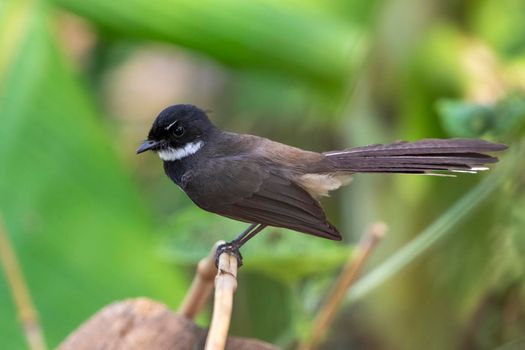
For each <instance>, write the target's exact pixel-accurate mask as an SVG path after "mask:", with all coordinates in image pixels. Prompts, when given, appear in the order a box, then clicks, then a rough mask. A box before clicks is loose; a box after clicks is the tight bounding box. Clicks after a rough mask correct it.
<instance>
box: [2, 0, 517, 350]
mask: <svg viewBox="0 0 525 350" xmlns="http://www.w3.org/2000/svg"><path fill="white" fill-rule="evenodd" d="M174 103H193V104H196V105H198V106H200V107H201V108H203V109H206V110H209V111H210V116H211V118H212V120H213V121H214V122H215V123H216V124H218V125H219V126H221V127H223V128H225V129H229V130H233V131H237V132H246V133H255V134H258V135H261V136H266V137H270V138H272V139H274V140H277V141H281V142H285V143H288V144H292V145H295V146H299V147H303V148H307V149H311V150H316V151H325V150H330V149H338V148H339V149H340V148H345V147H349V146H356V145H364V144H371V143H382V142H392V141H395V140H399V139H405V140H416V139H419V138H427V137H482V138H485V139H489V140H494V141H498V142H505V143H508V144H509V145H510V150H509V151H508V152H506V153H505V154H504V155H502V157H501V159H502V161H501V162H500V163H499V164H498V165H497V166H496V167H495V169H493V170H491V171H490V172H486V173H483V174H481V175H468V174H466V175H463V176H460V177H457V178H435V177H423V176H403V175H391V176H387V175H358V176H356V177H355V179H354V182H353V184H352V186H350V187H348V188H346V189H344V190H343V191H340V192H338V193H337V194H335V195H333V196H332V197H331V198H329V199H327V200H324V201H323V203H324V205H325V207H326V208H327V211H328V214H329V217H330V218H331V219H332V221H333V222H334V223H336V224H337V226H338V227H340V229H341V231H342V232H343V233H344V236H345V240H344V243H334V242H325V241H323V240H320V239H314V238H312V237H310V236H306V235H299V234H295V233H292V232H285V231H284V230H277V229H271V230H267V232H265V233H264V234H262V235H261V236H259V237H257V238H256V239H254V240H253V241H252V242H250V244H249V245H248V246H247V247H246V248H245V250H244V256H245V266H244V267H243V268H242V270H241V273H240V277H239V283H240V287H239V291H238V293H237V295H236V300H235V311H234V316H233V328H232V333H233V334H236V335H242V336H249V337H256V338H260V339H264V340H267V341H270V342H273V343H275V344H277V345H279V346H282V347H284V348H293V347H294V344H296V343H297V341H299V340H301V339H304V338H305V336H306V335H308V333H309V331H310V329H311V321H312V319H313V316H314V315H315V313H316V310H317V307H318V304H319V301H320V300H322V297H323V296H324V295H325V293H326V291H327V289H328V288H329V286H330V284H331V283H332V281H333V280H334V278H335V276H337V273H338V271H339V269H340V267H341V265H342V264H343V263H344V261H345V260H346V258H347V256H348V255H349V254H350V252H351V251H352V246H353V244H355V243H356V242H357V241H358V239H359V237H360V236H361V235H362V233H363V232H364V231H365V229H366V227H367V226H368V225H369V224H371V223H373V222H376V221H378V220H382V221H384V222H386V223H387V224H388V225H389V227H390V231H389V233H388V236H387V238H385V239H384V241H383V242H382V243H381V245H380V247H379V248H378V249H377V251H376V252H375V253H374V256H373V259H372V261H370V262H369V263H368V264H367V268H366V271H365V274H364V275H363V278H362V279H361V280H360V281H359V282H358V283H357V285H356V286H355V288H354V289H353V290H352V291H351V292H350V294H349V295H348V298H347V300H346V304H345V306H344V308H343V309H342V310H341V313H340V315H339V316H338V319H337V322H336V324H335V325H334V326H333V327H332V329H331V330H330V333H329V336H328V338H327V340H326V342H325V343H324V345H323V348H325V349H422V348H425V349H492V348H500V349H514V348H516V349H520V348H521V349H522V348H524V347H525V290H524V286H525V283H524V276H525V214H524V211H525V192H524V188H525V182H524V180H525V179H524V177H523V170H524V168H525V166H524V164H523V163H524V162H523V159H524V156H525V149H524V148H523V142H524V133H523V127H524V125H525V2H523V1H521V0H475V1H453V0H446V1H443V0H429V1H419V0H389V1H386V0H384V1H381V0H373V1H359V0H349V1H344V0H322V1H321V0H310V1H299V0H288V1H276V0H255V1H241V0H221V1H211V0H201V1H193V0H156V1H149V0H128V1H126V2H119V1H107V0H88V1H87V0H47V1H46V0H40V1H39V0H0V213H1V216H2V217H3V221H4V224H5V227H6V232H7V233H8V236H9V238H10V241H11V243H12V244H13V246H14V248H15V250H16V253H17V255H18V257H19V260H20V263H21V265H22V269H23V271H24V274H25V277H26V279H27V282H28V285H29V288H30V292H31V294H32V297H33V299H34V301H35V304H36V308H37V310H38V312H39V315H40V320H41V323H42V327H43V329H44V333H45V336H46V340H47V342H48V344H49V345H51V346H56V345H57V344H58V343H59V342H60V341H61V340H62V339H64V337H65V336H66V335H67V334H68V333H69V332H71V331H72V330H73V329H74V328H75V327H76V326H77V325H79V324H80V323H81V322H82V321H83V320H85V319H86V318H87V317H88V316H90V315H91V314H93V313H94V312H95V311H97V310H98V309H100V308H101V307H102V306H104V305H106V304H108V303H110V302H112V301H114V300H119V299H123V298H127V297H134V296H149V297H152V298H155V299H157V300H160V301H162V302H164V303H166V304H168V305H169V306H171V307H172V308H176V307H177V306H178V304H179V302H180V301H181V298H182V296H183V295H184V292H185V291H186V289H187V288H188V285H189V281H190V280H191V277H192V275H193V270H194V266H195V263H196V262H197V261H198V259H199V258H200V257H202V256H204V255H205V254H207V251H208V250H209V249H210V247H211V246H212V244H213V242H215V241H216V240H218V239H231V238H233V237H234V236H235V235H236V234H237V233H238V232H239V231H240V230H242V228H243V226H244V225H243V224H239V223H235V222H233V221H230V220H227V219H223V218H219V217H215V216H214V215H211V214H207V213H204V212H202V211H200V209H198V208H196V207H195V206H194V205H193V204H192V203H191V202H190V201H189V200H188V199H187V198H186V197H185V195H184V194H183V193H182V192H181V191H180V190H179V189H178V188H176V186H174V185H173V184H172V183H171V182H170V181H169V180H168V179H167V178H166V177H165V176H164V174H163V171H162V168H161V164H160V161H159V159H157V157H155V156H154V155H153V154H147V155H142V156H140V157H138V156H136V155H135V152H134V151H135V149H136V147H137V146H138V145H139V143H140V142H141V140H143V139H144V137H145V135H146V133H147V131H148V128H149V126H150V123H151V122H152V120H153V119H154V117H155V116H156V114H157V113H158V112H159V111H160V110H161V109H163V108H164V107H165V106H167V105H170V104H174ZM207 320H208V316H207V315H204V316H203V317H202V318H201V319H200V320H199V322H200V324H201V325H206V324H207ZM0 347H1V348H2V349H24V348H25V347H26V345H25V342H24V338H23V336H22V331H21V327H20V325H19V322H18V319H17V315H16V310H15V308H14V305H13V302H12V295H11V294H10V289H9V287H8V285H7V282H6V279H5V275H4V274H0Z"/></svg>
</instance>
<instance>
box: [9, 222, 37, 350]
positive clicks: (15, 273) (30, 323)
mask: <svg viewBox="0 0 525 350" xmlns="http://www.w3.org/2000/svg"><path fill="white" fill-rule="evenodd" d="M0 261H1V263H2V267H3V268H4V271H5V275H6V279H7V283H8V285H9V287H10V289H11V294H12V295H13V299H14V302H15V307H16V310H17V312H18V317H19V318H20V321H21V323H22V329H23V331H24V335H25V337H26V340H27V343H28V345H29V348H30V349H31V350H46V349H47V346H46V343H45V340H44V335H43V333H42V328H41V327H40V323H39V321H38V314H37V311H36V309H35V307H34V305H33V302H32V300H31V295H30V294H29V289H28V287H27V284H26V282H25V280H24V275H23V273H22V269H21V268H20V264H19V263H18V259H17V257H16V254H15V251H14V250H13V248H12V247H11V243H10V242H9V237H8V235H7V232H6V230H5V227H4V223H3V220H2V218H1V216H0Z"/></svg>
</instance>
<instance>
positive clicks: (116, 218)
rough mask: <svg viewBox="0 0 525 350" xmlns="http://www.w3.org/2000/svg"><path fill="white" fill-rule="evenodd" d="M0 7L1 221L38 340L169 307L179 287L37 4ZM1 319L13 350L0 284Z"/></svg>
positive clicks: (18, 342)
mask: <svg viewBox="0 0 525 350" xmlns="http://www.w3.org/2000/svg"><path fill="white" fill-rule="evenodd" d="M0 6H1V7H2V8H1V10H2V11H0V13H2V15H1V16H0V20H1V22H0V57H1V58H0V62H1V64H0V101H1V103H0V120H1V121H2V127H1V128H0V164H2V166H1V167H0V213H1V214H2V215H3V216H4V217H5V221H6V226H7V230H8V232H9V234H10V238H11V240H12V241H13V243H14V245H15V249H16V251H17V253H18V255H19V258H20V260H21V263H22V268H23V271H24V273H25V275H26V279H27V281H28V284H29V287H30V291H31V293H32V296H33V298H34V300H35V303H36V306H37V309H38V311H39V313H40V318H41V321H42V323H43V327H44V332H45V334H46V336H47V338H48V342H49V343H50V345H52V346H55V345H56V344H57V343H58V342H59V341H61V340H62V339H63V338H64V337H65V336H66V335H67V334H68V333H69V332H70V331H72V330H73V329H74V328H75V327H76V326H78V325H79V323H80V322H81V321H83V320H85V319H86V318H87V317H89V316H90V315H91V314H92V313H94V312H95V311H97V310H98V309H99V308H101V307H102V306H103V305H105V304H107V303H110V302H112V301H114V300H116V299H122V298H126V297H134V296H140V295H146V296H151V297H154V298H157V299H160V300H162V301H165V302H168V303H170V304H173V303H174V302H175V301H176V300H178V299H179V298H180V297H181V296H182V293H183V291H184V290H185V288H186V285H185V281H184V280H183V279H182V278H181V277H180V275H179V274H178V273H177V272H176V271H174V270H173V269H172V268H171V267H170V266H168V265H167V264H166V263H165V262H162V261H161V260H160V259H159V257H158V256H157V251H156V243H157V242H156V240H155V239H154V237H153V235H152V231H153V230H152V226H151V223H150V219H149V217H148V215H147V214H146V211H145V208H144V207H143V205H142V204H141V198H140V197H139V196H138V194H137V191H136V189H135V187H134V183H133V181H132V180H131V179H130V177H129V174H128V173H127V171H126V170H125V169H124V168H123V167H122V165H121V164H120V160H119V159H118V158H117V157H116V155H115V152H114V151H113V150H112V147H111V143H110V140H109V138H108V136H107V135H105V133H104V132H103V128H102V125H101V123H100V119H99V118H98V115H97V112H96V110H94V108H93V107H92V103H91V102H90V100H89V99H88V98H87V97H86V95H85V93H84V92H83V91H82V89H81V88H80V87H79V84H78V82H77V81H76V80H75V79H74V77H73V75H72V73H71V71H70V70H69V69H68V68H67V62H65V61H64V59H63V57H62V55H61V53H60V51H59V50H58V49H57V45H56V43H55V39H54V37H53V33H54V30H52V26H51V25H50V23H49V18H48V16H47V11H46V8H45V6H42V3H41V2H32V1H8V2H5V1H4V2H2V3H1V5H0ZM3 11H7V12H8V13H7V14H6V15H4V12H3ZM129 151H130V152H133V150H129ZM0 309H1V310H3V311H2V313H1V314H0V339H2V341H1V343H2V347H4V348H7V349H16V348H22V346H23V345H22V344H23V342H22V339H21V334H20V330H19V326H18V324H17V321H16V316H15V314H14V310H13V306H12V303H11V298H10V296H9V291H8V288H7V285H6V284H5V280H4V278H3V277H0ZM4 310H6V311H4Z"/></svg>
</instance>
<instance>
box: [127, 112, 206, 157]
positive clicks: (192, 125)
mask: <svg viewBox="0 0 525 350" xmlns="http://www.w3.org/2000/svg"><path fill="white" fill-rule="evenodd" d="M215 130H216V128H215V126H213V124H212V123H211V122H210V120H209V119H208V116H207V115H206V113H205V112H204V111H203V110H201V109H199V108H197V107H196V106H193V105H188V104H180V105H173V106H170V107H168V108H166V109H164V110H163V111H162V112H160V114H159V115H158V116H157V118H156V119H155V121H154V122H153V126H152V127H151V130H150V131H149V134H148V139H147V140H146V141H144V143H143V144H142V145H141V146H140V147H139V148H138V149H137V153H142V152H146V151H157V152H159V154H161V152H164V154H167V153H170V152H171V153H173V152H177V151H178V152H183V151H184V149H185V148H191V147H194V148H195V147H197V146H199V145H202V142H205V141H206V139H207V138H208V136H209V135H210V134H211V133H213V132H214V131H215ZM189 151H191V149H190V150H189ZM190 154H191V153H190ZM161 158H163V157H162V154H161ZM168 158H169V157H168ZM163 159H164V158H163Z"/></svg>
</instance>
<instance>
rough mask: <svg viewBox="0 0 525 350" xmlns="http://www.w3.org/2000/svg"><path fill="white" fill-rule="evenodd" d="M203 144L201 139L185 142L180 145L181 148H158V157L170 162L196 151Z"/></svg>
mask: <svg viewBox="0 0 525 350" xmlns="http://www.w3.org/2000/svg"><path fill="white" fill-rule="evenodd" d="M203 145H204V142H202V141H197V142H190V143H187V144H186V145H185V146H184V147H181V148H171V147H168V148H165V149H162V150H160V151H159V152H158V153H159V157H160V159H162V160H164V161H170V162H172V161H175V160H179V159H182V158H185V157H187V156H191V155H192V154H195V153H197V151H199V150H200V149H201V148H202V146H203Z"/></svg>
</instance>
